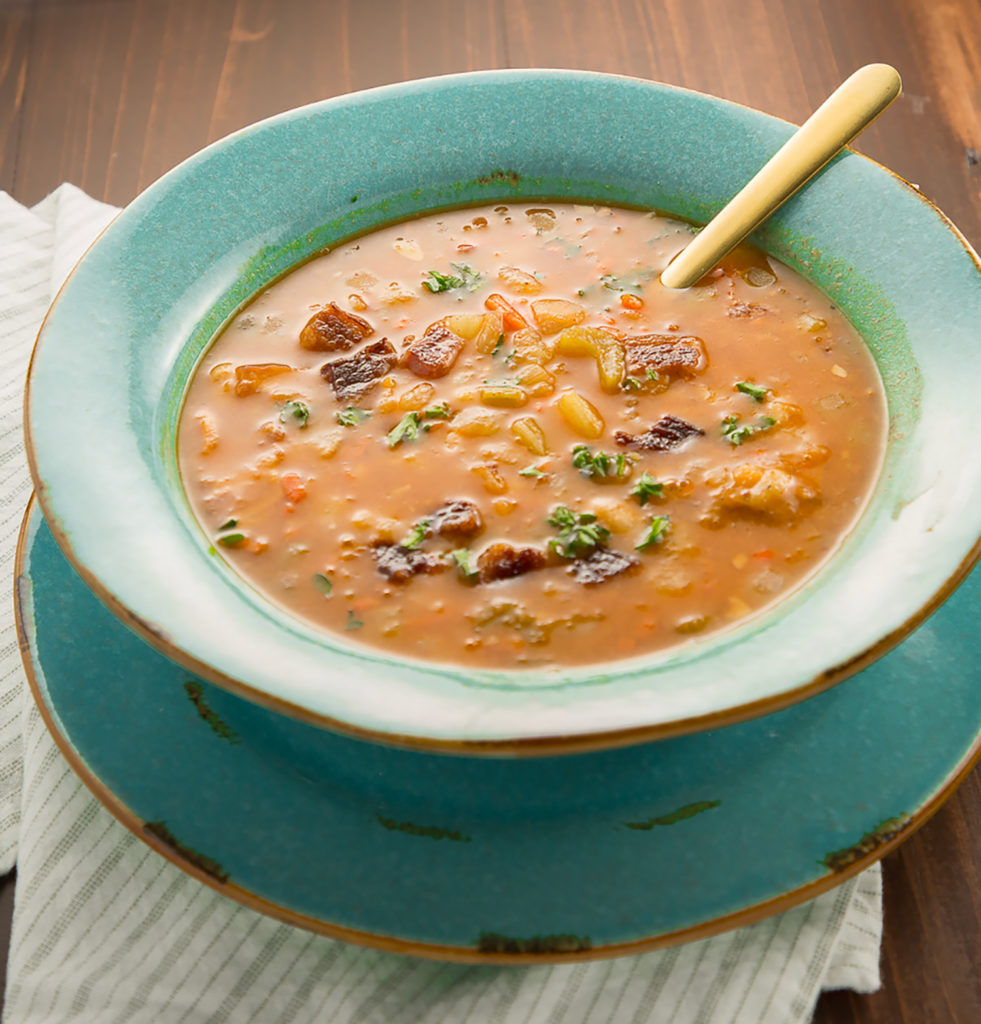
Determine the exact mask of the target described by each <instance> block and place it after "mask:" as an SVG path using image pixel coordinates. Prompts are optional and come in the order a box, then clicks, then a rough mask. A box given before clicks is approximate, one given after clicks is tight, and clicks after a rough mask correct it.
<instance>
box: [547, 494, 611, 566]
mask: <svg viewBox="0 0 981 1024" xmlns="http://www.w3.org/2000/svg"><path fill="white" fill-rule="evenodd" d="M547 522H548V525H549V526H554V527H556V528H557V529H558V531H559V536H558V538H557V539H555V540H551V541H549V547H550V548H551V549H552V550H553V551H555V552H556V553H557V554H559V555H561V556H562V557H563V558H580V557H582V556H584V555H588V554H590V553H592V552H593V551H595V550H596V548H598V547H602V546H603V545H604V544H605V543H606V542H607V540H608V539H609V536H610V531H609V530H608V529H607V528H606V527H605V526H603V525H602V524H601V523H598V522H597V521H596V516H595V515H593V513H592V512H578V513H577V512H573V511H572V509H571V508H567V507H566V506H565V505H557V506H556V507H555V508H554V509H552V514H551V515H550V516H549V517H548V520H547Z"/></svg>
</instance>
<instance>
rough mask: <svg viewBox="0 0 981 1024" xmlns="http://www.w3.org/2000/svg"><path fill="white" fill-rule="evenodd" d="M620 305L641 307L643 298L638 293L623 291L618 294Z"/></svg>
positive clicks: (642, 306)
mask: <svg viewBox="0 0 981 1024" xmlns="http://www.w3.org/2000/svg"><path fill="white" fill-rule="evenodd" d="M620 305H621V306H623V308H624V309H643V308H644V300H643V299H642V298H641V297H640V296H639V295H630V294H629V293H628V292H623V293H622V294H621V296H620Z"/></svg>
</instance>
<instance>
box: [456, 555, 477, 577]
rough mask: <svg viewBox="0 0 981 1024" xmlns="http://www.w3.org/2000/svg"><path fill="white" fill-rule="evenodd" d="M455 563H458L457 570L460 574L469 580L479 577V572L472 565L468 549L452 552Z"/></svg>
mask: <svg viewBox="0 0 981 1024" xmlns="http://www.w3.org/2000/svg"><path fill="white" fill-rule="evenodd" d="M451 554H452V556H453V561H454V562H456V565H457V568H458V569H459V570H460V572H461V573H462V574H463V575H464V576H465V577H467V578H468V579H469V578H471V577H473V576H477V575H478V574H479V570H478V569H475V568H474V567H473V566H472V565H471V564H470V551H469V550H468V549H467V548H457V549H456V551H453V552H451Z"/></svg>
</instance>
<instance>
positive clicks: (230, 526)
mask: <svg viewBox="0 0 981 1024" xmlns="http://www.w3.org/2000/svg"><path fill="white" fill-rule="evenodd" d="M236 526H238V520H237V519H229V520H227V521H226V522H224V523H222V524H221V526H219V527H218V529H219V530H234V529H235V527H236Z"/></svg>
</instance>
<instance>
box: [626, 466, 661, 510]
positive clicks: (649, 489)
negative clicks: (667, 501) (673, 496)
mask: <svg viewBox="0 0 981 1024" xmlns="http://www.w3.org/2000/svg"><path fill="white" fill-rule="evenodd" d="M663 491H664V484H659V483H658V482H657V481H656V480H655V479H654V477H652V476H651V474H650V473H644V474H643V475H642V476H641V478H640V479H639V480H638V481H637V483H636V484H635V485H634V486H633V487H632V488H631V489H630V495H631V497H634V498H636V499H637V500H638V501H639V502H640V503H641V505H646V504H647V503H648V502H649V501H650V500H651V499H652V498H660V497H661V493H662V492H663Z"/></svg>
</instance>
